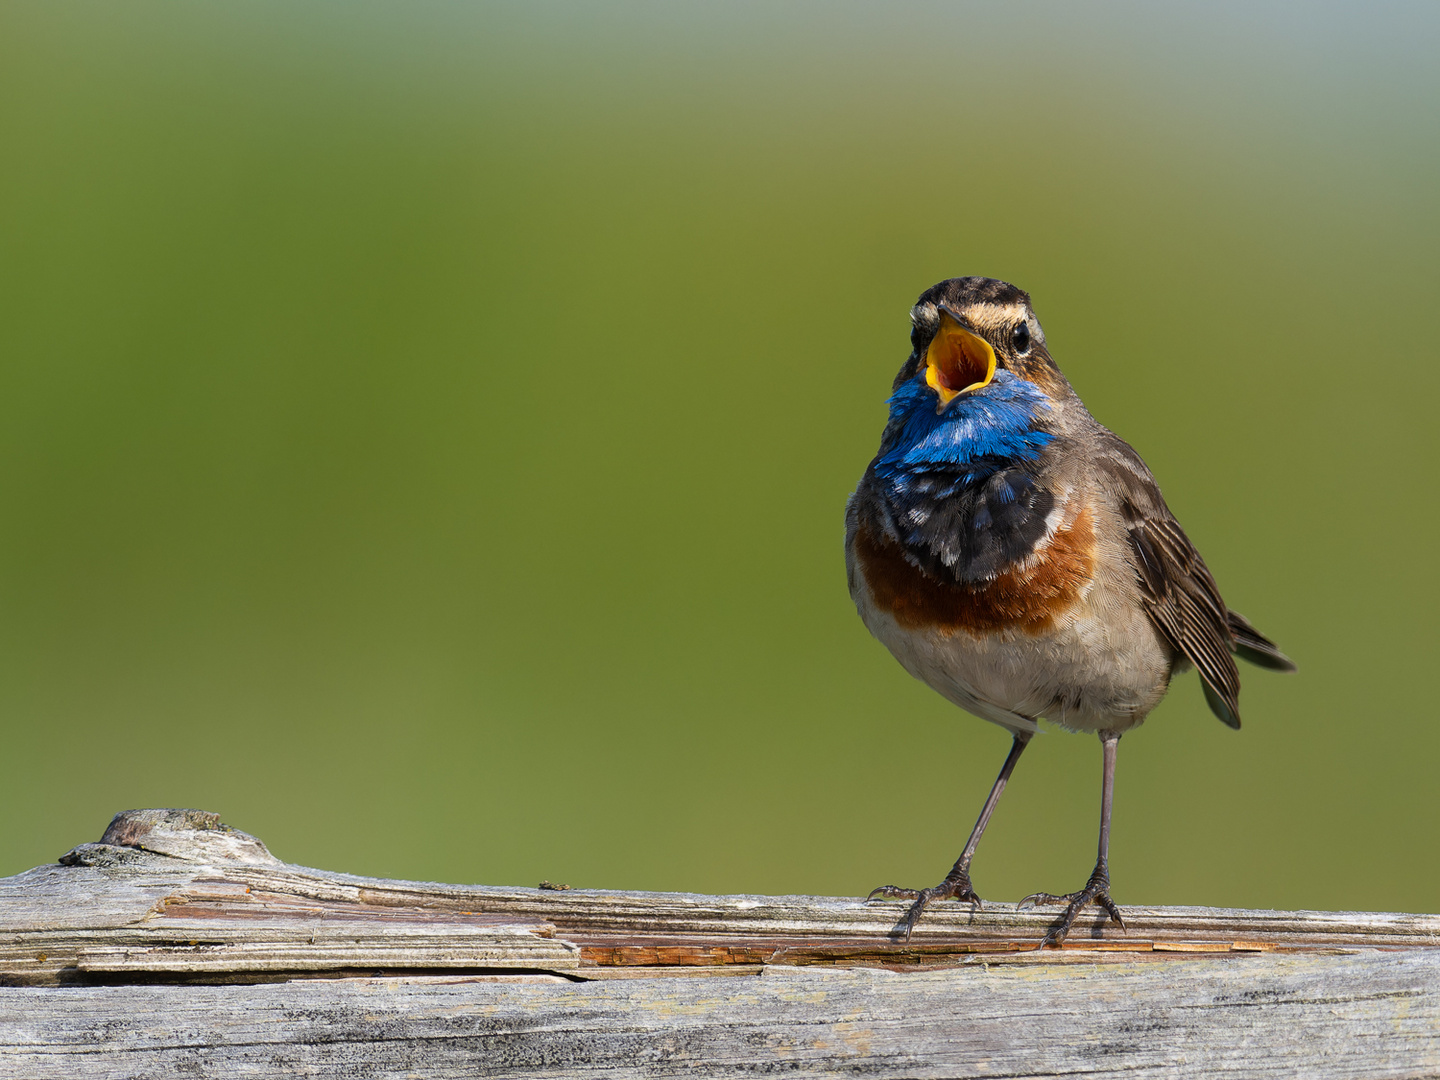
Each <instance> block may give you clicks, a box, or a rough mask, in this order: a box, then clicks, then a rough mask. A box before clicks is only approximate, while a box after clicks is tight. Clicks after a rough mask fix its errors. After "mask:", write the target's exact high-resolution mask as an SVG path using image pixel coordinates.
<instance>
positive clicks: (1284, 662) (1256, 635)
mask: <svg viewBox="0 0 1440 1080" xmlns="http://www.w3.org/2000/svg"><path fill="white" fill-rule="evenodd" d="M1229 616H1230V618H1229V622H1230V636H1231V637H1232V638H1234V639H1235V645H1234V651H1235V655H1236V656H1238V657H1240V659H1241V660H1248V661H1250V663H1252V664H1256V665H1258V666H1259V667H1263V668H1270V669H1271V670H1272V671H1294V670H1295V661H1293V660H1291V659H1290V658H1289V657H1288V656H1286V655H1285V654H1284V653H1282V652H1281V651H1280V650H1279V649H1278V648H1277V647H1276V645H1275V643H1274V642H1273V641H1271V640H1270V639H1269V638H1267V637H1266V636H1265V635H1264V634H1262V633H1260V631H1259V630H1256V629H1255V627H1253V626H1251V625H1250V620H1249V619H1247V618H1245V616H1244V615H1241V614H1240V613H1239V612H1236V611H1232V612H1230V613H1229ZM1221 719H1224V717H1221Z"/></svg>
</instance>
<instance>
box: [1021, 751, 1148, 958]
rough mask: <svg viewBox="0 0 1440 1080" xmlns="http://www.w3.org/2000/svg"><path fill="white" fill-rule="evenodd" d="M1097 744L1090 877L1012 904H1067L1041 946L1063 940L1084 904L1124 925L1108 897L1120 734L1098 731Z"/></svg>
mask: <svg viewBox="0 0 1440 1080" xmlns="http://www.w3.org/2000/svg"><path fill="white" fill-rule="evenodd" d="M1100 745H1101V747H1102V748H1103V750H1104V752H1105V772H1104V775H1103V778H1102V779H1101V782H1100V854H1099V857H1098V858H1097V859H1096V860H1095V869H1094V871H1092V872H1091V874H1090V880H1089V881H1087V882H1086V883H1085V888H1083V889H1081V890H1080V891H1079V892H1073V893H1069V894H1067V895H1065V896H1055V895H1054V894H1053V893H1031V894H1030V895H1029V896H1027V897H1025V899H1024V900H1021V901H1020V903H1019V904H1017V905H1016V906H1017V907H1024V906H1025V905H1026V904H1067V905H1069V906H1068V907H1066V908H1065V914H1064V915H1063V916H1061V918H1060V921H1059V923H1057V924H1056V925H1055V926H1053V927H1051V929H1050V931H1049V933H1047V934H1046V935H1045V937H1044V938H1043V939H1042V940H1041V942H1040V948H1042V949H1043V948H1044V947H1045V946H1046V945H1059V944H1060V943H1061V942H1062V941H1064V940H1065V935H1066V934H1068V933H1069V932H1070V928H1071V927H1072V926H1074V925H1075V919H1076V917H1077V916H1078V915H1079V914H1080V909H1081V908H1083V907H1085V905H1086V904H1099V905H1100V906H1101V907H1103V908H1104V909H1105V911H1106V913H1107V914H1109V916H1110V918H1112V919H1114V920H1115V921H1116V922H1117V923H1119V924H1120V929H1121V930H1124V929H1125V920H1124V919H1122V918H1121V917H1120V909H1119V908H1118V907H1116V906H1115V902H1114V901H1113V900H1111V899H1110V867H1109V864H1108V859H1109V856H1110V803H1111V801H1112V800H1113V797H1114V794H1115V748H1116V747H1117V746H1119V745H1120V736H1119V735H1118V734H1116V733H1115V732H1113V731H1102V732H1101V733H1100Z"/></svg>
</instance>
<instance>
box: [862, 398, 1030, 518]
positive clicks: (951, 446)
mask: <svg viewBox="0 0 1440 1080" xmlns="http://www.w3.org/2000/svg"><path fill="white" fill-rule="evenodd" d="M935 402H936V396H935V391H934V390H932V389H930V387H928V386H926V385H925V377H924V375H923V373H922V374H919V375H917V376H916V377H915V378H913V379H911V380H910V381H909V382H907V383H905V385H903V386H901V387H900V388H899V389H898V390H896V391H895V393H894V394H892V395H891V397H890V424H889V430H890V431H893V432H895V434H894V435H893V437H892V438H890V439H889V440H887V442H888V445H887V446H886V447H885V449H884V451H883V452H882V453H881V455H880V457H879V459H878V460H877V461H876V463H875V471H876V473H877V474H879V475H880V476H882V477H885V478H886V479H889V480H892V481H900V485H899V486H902V487H903V486H907V485H905V483H904V482H905V480H906V479H908V478H909V477H911V476H914V475H915V474H917V473H937V472H938V473H947V474H949V475H950V476H951V477H953V478H954V481H955V483H954V487H956V488H959V487H963V486H966V485H968V484H972V483H975V482H976V481H980V480H984V479H985V478H986V477H988V476H990V475H992V474H993V473H995V472H996V471H997V470H998V469H1001V468H1003V467H1005V466H1006V465H1011V464H1015V463H1017V462H1022V461H1033V460H1034V459H1035V458H1037V457H1039V456H1040V454H1041V452H1042V451H1043V450H1044V449H1045V447H1046V446H1048V445H1049V444H1050V443H1051V442H1052V441H1054V439H1055V436H1054V435H1053V434H1051V433H1050V432H1048V431H1044V430H1041V429H1040V428H1039V427H1038V426H1037V425H1038V424H1039V423H1040V416H1041V413H1042V412H1043V411H1046V410H1048V409H1049V401H1048V399H1047V398H1046V397H1045V395H1044V393H1043V392H1042V391H1041V390H1040V388H1039V387H1037V386H1036V385H1035V384H1034V383H1031V382H1028V381H1027V380H1025V379H1021V378H1019V377H1018V376H1016V375H1013V374H1011V373H1010V372H1008V371H1004V370H1001V371H997V372H996V373H995V378H994V379H993V380H991V382H990V385H988V386H986V387H985V389H983V390H981V391H978V392H977V393H974V394H970V395H967V396H966V397H962V398H958V399H957V400H955V401H954V402H952V403H951V405H950V407H949V408H948V409H946V410H945V411H944V412H943V413H940V414H938V415H937V414H936V412H935ZM936 494H939V493H938V492H937V493H936Z"/></svg>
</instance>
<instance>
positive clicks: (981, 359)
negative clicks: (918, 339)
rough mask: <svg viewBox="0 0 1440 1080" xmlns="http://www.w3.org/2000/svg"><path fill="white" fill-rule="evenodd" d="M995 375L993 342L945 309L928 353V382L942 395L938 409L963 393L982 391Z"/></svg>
mask: <svg viewBox="0 0 1440 1080" xmlns="http://www.w3.org/2000/svg"><path fill="white" fill-rule="evenodd" d="M993 378H995V350H994V349H992V348H991V347H990V343H989V342H988V341H986V340H985V339H984V338H982V337H980V336H979V335H977V334H972V333H971V332H970V331H969V330H966V329H965V327H963V326H961V325H960V323H959V322H958V321H957V320H956V319H955V317H954V316H953V315H951V314H950V313H949V312H948V311H945V310H944V309H942V310H941V312H940V329H939V330H937V331H935V337H934V339H933V340H931V342H930V348H929V350H928V351H927V352H926V353H925V385H926V386H928V387H930V389H932V390H934V391H935V393H936V394H938V395H939V396H940V404H939V405H937V406H936V408H935V411H936V412H944V411H945V409H946V407H947V406H948V405H949V404H950V403H951V402H952V401H954V400H955V399H956V398H957V397H959V396H960V395H961V394H968V393H970V392H971V391H972V390H979V389H980V388H981V387H983V386H986V385H988V384H989V382H990V380H991V379H993Z"/></svg>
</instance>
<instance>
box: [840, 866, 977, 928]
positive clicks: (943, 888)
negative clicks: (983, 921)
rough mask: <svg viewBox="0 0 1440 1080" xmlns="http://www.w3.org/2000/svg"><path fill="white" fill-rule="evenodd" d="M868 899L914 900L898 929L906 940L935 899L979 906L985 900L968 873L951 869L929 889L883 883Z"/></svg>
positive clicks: (872, 891)
mask: <svg viewBox="0 0 1440 1080" xmlns="http://www.w3.org/2000/svg"><path fill="white" fill-rule="evenodd" d="M865 899H866V900H876V899H880V900H913V901H915V902H914V903H913V904H911V905H910V910H909V911H907V912H905V917H904V918H903V919H901V920H900V923H899V925H898V926H897V927H896V930H898V931H900V932H901V934H902V936H903V937H904V939H905V941H907V942H908V941H909V940H910V932H911V931H912V930H914V929H915V924H916V923H917V922H919V921H920V916H921V914H922V913H923V912H924V911H925V909H926V907H928V906H929V905H930V902H931V901H933V900H959V901H961V902H962V903H971V904H974V905H975V906H976V907H977V908H983V907H984V906H985V904H984V902H983V901H982V900H981V899H980V897H978V896H976V895H975V890H974V889H973V888H972V887H971V886H970V876H969V875H968V874H963V873H962V874H956V873H955V872H954V871H951V873H950V875H949V876H948V877H946V879H945V880H944V881H942V882H941V883H940V884H939V885H935V886H932V887H931V888H928V889H902V888H901V887H900V886H899V885H881V886H880V887H879V888H878V889H873V890H871V892H870V895H869V896H867V897H866V898H865Z"/></svg>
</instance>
